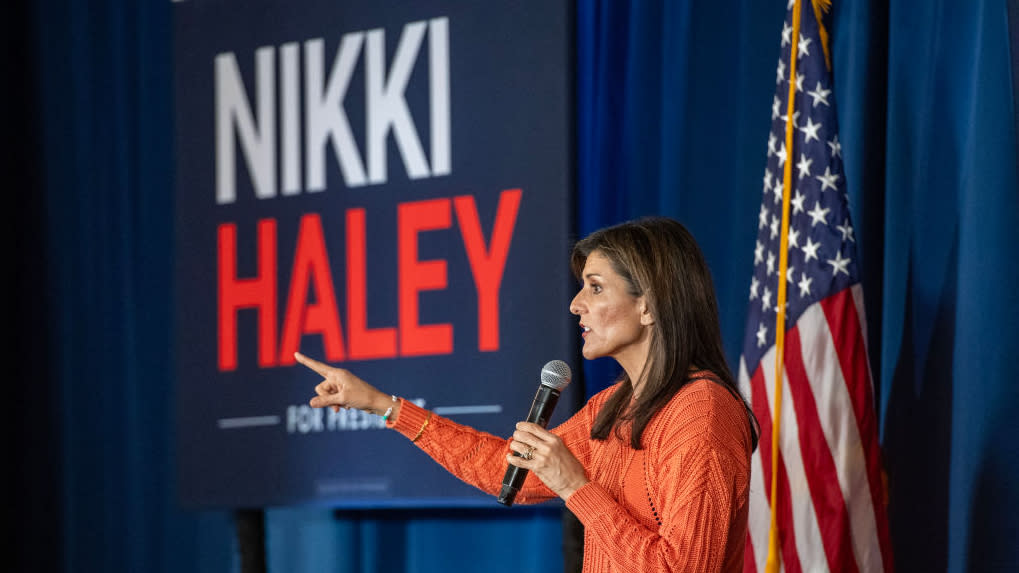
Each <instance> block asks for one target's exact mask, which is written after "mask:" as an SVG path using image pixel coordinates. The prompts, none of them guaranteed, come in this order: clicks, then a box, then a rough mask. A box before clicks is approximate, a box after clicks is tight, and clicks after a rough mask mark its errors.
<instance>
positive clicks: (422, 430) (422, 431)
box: [411, 412, 432, 443]
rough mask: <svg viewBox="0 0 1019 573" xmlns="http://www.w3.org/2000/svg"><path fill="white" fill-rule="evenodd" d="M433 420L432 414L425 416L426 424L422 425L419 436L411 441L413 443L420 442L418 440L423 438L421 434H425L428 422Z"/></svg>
mask: <svg viewBox="0 0 1019 573" xmlns="http://www.w3.org/2000/svg"><path fill="white" fill-rule="evenodd" d="M431 419H432V413H431V412H428V415H427V416H425V423H424V424H421V429H420V430H418V435H416V436H414V439H413V440H411V443H414V442H416V441H418V439H420V438H421V434H423V433H425V428H427V427H428V422H430V421H431Z"/></svg>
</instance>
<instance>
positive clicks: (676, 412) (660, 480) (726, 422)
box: [566, 382, 750, 572]
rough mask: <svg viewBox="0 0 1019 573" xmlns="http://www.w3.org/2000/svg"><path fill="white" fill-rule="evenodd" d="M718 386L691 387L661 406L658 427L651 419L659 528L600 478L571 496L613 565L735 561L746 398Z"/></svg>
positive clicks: (742, 498) (741, 517) (702, 567)
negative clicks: (731, 558)
mask: <svg viewBox="0 0 1019 573" xmlns="http://www.w3.org/2000/svg"><path fill="white" fill-rule="evenodd" d="M713 386H718V385H717V384H715V383H713V382H697V383H694V384H691V385H690V386H689V387H687V388H685V389H684V390H683V391H682V392H681V393H680V394H681V395H682V397H681V398H678V399H674V401H673V402H672V403H670V405H669V406H668V407H667V408H666V409H664V410H663V411H662V412H660V416H662V418H661V419H660V420H658V423H657V424H655V428H654V431H650V430H651V427H650V426H649V427H648V430H649V431H647V432H645V449H646V454H645V455H646V456H647V459H648V463H649V469H648V475H647V481H649V482H650V485H651V491H649V492H648V498H649V500H650V501H651V502H652V506H653V507H654V508H655V510H656V511H657V512H658V513H657V516H658V518H659V519H660V520H661V522H660V523H661V525H660V526H659V527H658V528H657V529H649V528H647V527H645V526H644V525H642V524H641V522H639V521H638V520H637V519H636V518H634V516H632V515H631V514H630V513H629V512H628V511H627V510H626V509H625V508H624V507H623V506H622V505H621V504H620V503H619V502H618V501H617V500H616V499H614V498H613V497H612V495H611V494H610V493H609V492H608V491H606V490H605V488H603V487H602V486H601V485H599V484H597V483H594V482H591V483H588V484H586V485H585V486H584V487H582V488H580V489H578V490H577V491H576V492H574V493H573V495H571V496H570V498H569V499H568V500H567V502H566V505H567V507H568V508H569V509H570V510H571V511H572V512H573V513H574V514H575V515H576V516H577V517H578V518H579V519H580V521H581V522H583V524H584V526H585V528H586V531H587V532H588V535H589V536H591V537H590V540H591V543H592V545H597V546H598V547H600V548H602V549H603V550H604V552H605V553H606V557H607V558H608V559H609V560H610V561H611V562H612V565H613V569H614V570H618V571H633V572H639V571H720V570H722V568H723V565H725V566H727V568H728V567H731V566H732V565H733V564H732V563H727V562H726V561H727V559H726V558H727V556H729V554H731V553H733V551H732V550H731V548H730V544H739V545H740V547H742V544H743V543H744V541H745V537H746V531H745V529H746V503H747V496H748V491H749V490H748V487H749V478H750V446H749V429H748V428H747V422H746V417H745V413H744V411H743V407H742V404H739V403H738V402H737V401H736V400H735V398H733V397H732V396H731V395H729V394H728V391H727V390H725V389H724V388H721V387H720V386H719V387H718V388H717V389H716V388H713ZM719 391H720V393H719ZM634 485H635V484H628V486H627V487H634ZM637 487H644V485H643V484H637ZM734 524H735V525H736V526H735V527H733V525H734ZM739 554H740V556H742V551H739ZM739 563H740V565H741V564H742V559H741V558H740V560H739Z"/></svg>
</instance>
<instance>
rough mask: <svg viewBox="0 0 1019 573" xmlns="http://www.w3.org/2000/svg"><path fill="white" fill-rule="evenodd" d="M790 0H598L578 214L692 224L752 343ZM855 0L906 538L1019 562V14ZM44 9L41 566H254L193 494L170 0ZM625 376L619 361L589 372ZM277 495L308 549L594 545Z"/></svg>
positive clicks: (935, 555)
mask: <svg viewBox="0 0 1019 573" xmlns="http://www.w3.org/2000/svg"><path fill="white" fill-rule="evenodd" d="M785 4H786V2H785V1H783V0H774V1H771V2H760V1H753V0H740V1H737V2H725V3H716V2H711V3H707V2H704V3H702V2H692V1H686V2H659V3H652V2H646V3H645V2H641V3H632V4H631V3H622V2H608V1H600V2H599V1H595V2H578V3H577V10H576V36H577V38H576V40H577V44H576V45H577V48H576V50H577V78H576V80H577V83H576V85H577V142H576V151H577V164H578V165H577V169H578V171H577V181H578V190H577V197H578V200H577V222H578V225H577V226H578V231H579V233H580V234H586V233H587V232H590V231H591V230H593V229H595V228H598V227H600V226H603V225H606V224H610V223H613V222H616V221H621V220H624V219H629V218H632V217H635V216H640V215H645V214H653V213H661V214H666V215H671V216H674V217H676V218H678V219H679V220H681V221H683V222H684V223H686V224H687V226H688V227H690V229H691V230H692V231H693V233H694V234H695V236H697V237H698V239H699V241H700V242H701V245H702V247H703V248H704V251H705V254H706V256H707V258H708V260H709V263H710V264H711V267H712V270H713V272H714V275H715V280H716V288H717V290H718V294H719V299H720V305H721V320H722V327H723V332H724V335H725V337H726V350H727V353H728V356H729V358H730V360H731V361H732V362H733V363H735V361H736V360H737V358H738V354H739V345H740V341H741V338H742V328H743V321H744V311H745V306H746V294H747V287H748V284H749V273H750V270H751V267H752V264H751V252H752V246H753V243H754V234H755V232H756V226H755V221H756V212H757V209H758V201H759V198H760V192H761V188H760V185H761V176H762V175H763V170H764V165H765V142H766V137H767V133H768V126H769V123H768V122H769V120H770V113H769V112H770V102H771V95H772V92H773V89H774V83H773V82H774V69H775V68H774V67H775V65H776V62H777V60H778V49H779V39H780V38H779V32H780V30H781V22H782V18H783V15H784V10H785ZM834 4H835V6H834V25H833V29H832V38H833V53H834V70H835V81H836V85H835V97H836V99H837V101H838V107H839V121H840V126H841V132H842V140H843V156H844V158H845V166H846V176H847V181H848V184H849V190H850V199H851V207H852V209H853V215H854V218H855V220H856V227H857V237H858V240H859V246H860V256H861V259H862V263H863V281H864V285H865V296H866V303H867V312H868V334H869V338H870V340H869V350H870V355H871V364H872V369H873V372H874V375H875V384H876V386H877V399H878V406H879V413H880V420H881V433H882V439H883V446H884V454H885V462H886V467H887V470H888V476H889V498H890V507H889V509H890V512H891V519H892V534H893V540H894V549H895V552H896V561H897V563H898V564H899V568H900V569H904V570H946V569H947V570H950V571H966V570H986V569H991V568H1000V569H1006V570H1011V569H1016V568H1019V546H1017V545H1016V543H1015V531H1016V530H1017V524H1019V517H1017V516H1019V511H1017V510H1019V494H1017V493H1016V491H1015V487H1014V486H1015V484H1016V483H1019V455H1017V454H1019V451H1017V450H1019V447H1017V446H1016V445H1015V444H1016V441H1015V440H1014V439H1013V437H1014V436H1016V435H1019V421H1017V420H1019V418H1017V416H1016V415H1015V410H1016V407H1017V406H1019V389H1017V385H1016V384H1015V381H1016V380H1017V379H1019V366H1017V365H1016V361H1015V357H1016V356H1017V355H1019V295H1017V294H1016V293H1015V290H1014V289H1015V285H1017V284H1019V269H1017V265H1016V263H1015V261H1016V260H1017V258H1016V256H1015V255H1014V254H1013V252H1012V251H1013V249H1014V245H1016V244H1019V185H1017V150H1019V148H1017V145H1016V124H1015V118H1016V110H1015V107H1014V94H1013V92H1012V89H1013V88H1012V86H1013V82H1012V79H1013V78H1012V73H1013V68H1012V63H1011V61H1010V42H1009V28H1008V26H1009V21H1008V9H1007V6H1006V5H1005V3H1003V2H992V1H989V0H972V1H969V2H952V1H949V0H902V1H893V2H881V1H878V0H872V1H866V0H860V1H850V0H846V1H839V0H836V1H835V3H834ZM18 6H21V7H22V9H20V10H18V11H16V12H15V13H16V14H18V15H20V16H21V20H23V24H24V25H23V26H20V27H19V28H20V29H19V30H18V33H17V34H16V35H15V36H14V37H15V38H17V39H20V41H21V43H22V44H23V45H22V48H23V50H22V51H20V52H14V54H15V55H13V56H8V59H9V60H11V61H13V62H14V63H15V64H16V66H15V67H16V69H18V70H22V71H24V72H26V73H24V74H23V75H21V76H20V77H21V78H23V80H22V81H21V82H20V83H18V86H19V87H18V88H17V90H15V91H16V93H17V94H18V95H19V96H20V97H19V98H16V101H17V102H18V108H17V109H16V110H15V115H16V118H15V122H14V125H15V127H16V128H17V129H16V132H15V133H16V135H20V136H22V138H23V140H24V142H25V145H24V146H21V149H19V152H18V155H15V156H13V157H14V158H15V160H16V165H15V166H14V170H13V171H12V173H14V174H15V175H17V178H16V179H14V181H13V182H12V183H13V184H12V191H11V192H12V193H15V194H17V196H18V200H17V201H16V202H15V204H14V205H15V210H16V212H15V213H14V214H13V218H14V219H15V225H14V229H15V239H16V240H15V241H14V242H13V243H12V244H14V245H15V246H16V250H17V253H15V257H14V261H15V262H16V263H17V264H18V266H17V267H16V268H17V269H18V271H17V274H18V276H17V277H16V278H17V279H18V280H17V284H18V289H17V293H18V295H19V300H17V301H15V305H16V306H18V307H19V308H18V309H16V311H15V313H14V316H15V320H16V323H15V324H16V327H17V329H18V330H17V332H19V333H21V334H22V335H21V336H19V337H17V340H16V341H15V346H14V348H15V351H16V356H15V359H14V361H15V362H16V363H17V364H16V366H15V368H14V373H15V379H14V381H13V383H14V384H15V385H18V390H17V391H16V394H15V397H16V401H17V407H18V408H19V410H20V411H21V412H22V413H21V414H19V416H18V417H17V421H16V425H15V429H16V431H17V432H18V433H17V434H16V440H17V441H18V448H17V449H16V461H18V462H19V466H18V467H19V468H20V469H21V471H20V472H19V481H18V482H17V483H18V486H19V488H20V490H21V491H20V492H14V493H15V495H16V496H17V497H18V500H17V503H16V504H15V519H17V520H19V521H20V522H22V523H24V524H25V527H24V528H22V531H21V533H20V534H19V535H20V537H19V543H18V544H17V545H18V549H17V553H16V556H17V557H18V559H16V560H15V562H16V563H19V564H20V563H24V565H25V566H24V567H23V568H22V569H24V570H47V569H50V570H61V571H138V570H146V571H168V572H169V571H231V570H237V569H238V568H239V558H238V553H237V546H236V540H235V536H234V531H233V523H232V517H231V515H230V513H229V512H225V511H224V512H208V511H203V512H196V511H187V510H184V509H181V508H179V507H178V506H177V504H176V498H175V492H174V481H175V479H174V471H175V465H174V460H173V456H174V454H173V452H174V447H175V445H174V436H173V432H172V428H173V420H174V417H173V392H172V384H173V380H172V376H171V372H172V365H173V363H174V356H173V349H172V345H171V341H172V338H171V330H172V321H171V317H172V315H173V313H172V305H173V300H172V281H173V274H172V265H171V261H172V260H173V249H172V224H173V217H172V213H173V201H172V196H173V182H172V173H173V150H172V140H173V125H172V101H170V96H169V94H170V93H171V85H172V84H171V82H172V62H171V58H170V49H169V46H170V42H171V26H170V5H169V2H157V3H148V2H142V3H135V2H119V1H116V0H94V1H92V2H89V3H87V4H83V3H76V2H71V1H70V0H42V1H41V2H37V3H34V4H27V3H24V4H18ZM19 112H20V113H19ZM19 158H23V159H19ZM26 238H27V239H26ZM564 264H565V254H564ZM613 376H614V372H613V371H612V368H611V367H610V365H607V364H596V365H593V366H591V367H589V368H587V369H586V371H585V381H586V384H587V388H588V389H589V391H594V390H596V389H598V388H600V387H604V385H606V384H607V383H609V382H610V381H611V378H612V377H613ZM451 479H452V478H451ZM266 516H267V519H266V522H267V527H266V529H267V548H268V563H269V570H270V571H279V572H283V571H286V572H300V571H322V570H330V571H438V570H447V569H453V570H467V571H478V570H485V571H488V572H491V573H496V572H499V571H521V570H522V571H559V570H561V569H562V566H563V561H562V557H561V556H560V544H561V543H562V542H564V541H567V539H565V538H564V537H563V535H562V534H561V528H560V511H559V509H558V508H556V507H548V508H538V509H514V510H512V511H506V510H503V509H501V508H497V509H493V510H470V511H467V510H455V511H453V510H444V511H441V510H415V511H409V510H408V511H385V512H343V513H333V512H330V511H327V510H321V509H302V508H271V509H269V510H268V511H267V514H266Z"/></svg>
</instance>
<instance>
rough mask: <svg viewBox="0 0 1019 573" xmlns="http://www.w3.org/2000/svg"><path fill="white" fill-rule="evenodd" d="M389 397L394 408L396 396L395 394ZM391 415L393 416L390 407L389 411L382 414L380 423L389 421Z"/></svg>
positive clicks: (391, 407)
mask: <svg viewBox="0 0 1019 573" xmlns="http://www.w3.org/2000/svg"><path fill="white" fill-rule="evenodd" d="M389 397H390V398H392V399H393V405H394V406H395V405H396V395H395V394H390V395H389ZM392 415H393V406H390V407H389V409H387V410H386V413H385V414H382V421H383V422H387V421H389V417H390V416H392Z"/></svg>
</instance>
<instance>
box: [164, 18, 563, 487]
mask: <svg viewBox="0 0 1019 573" xmlns="http://www.w3.org/2000/svg"><path fill="white" fill-rule="evenodd" d="M569 18H570V14H569V13H568V5H567V3H565V2H551V3H539V4H534V5H529V6H527V7H526V9H525V8H524V7H521V6H519V5H517V4H515V3H511V2H496V3H484V4H477V3H469V2H462V3H451V2H415V3H412V4H408V3H404V2H395V1H392V2H354V3H349V2H348V3H337V2H321V1H306V2H301V3H300V4H299V5H294V4H293V3H292V2H284V1H281V0H259V1H255V2H252V1H245V2H239V1H238V2H179V3H175V4H174V25H175V37H174V46H175V52H174V53H175V86H176V89H175V94H176V157H177V179H176V230H175V244H176V250H175V252H176V260H175V268H176V271H175V279H176V324H175V332H176V348H177V350H176V356H177V363H176V366H177V372H176V380H177V384H178V431H179V436H180V439H179V446H178V447H179V459H180V492H181V495H182V498H183V500H184V501H185V503H186V504H188V505H197V506H265V505H280V504H292V503H303V502H323V503H328V504H330V505H334V506H348V507H349V506H386V505H447V506H448V505H489V504H494V503H495V502H494V499H493V498H492V497H491V496H487V495H484V494H482V493H481V492H478V491H477V490H475V489H473V488H471V487H469V486H466V485H464V484H462V483H460V482H458V481H457V480H455V479H453V478H451V477H450V476H449V475H448V474H447V473H446V472H445V470H443V469H441V468H440V467H439V466H438V465H436V464H434V463H431V462H430V461H429V460H428V459H427V458H426V457H425V456H424V455H423V454H421V453H420V452H419V451H418V450H417V448H415V447H414V446H413V445H411V444H410V442H408V441H407V440H406V439H404V438H403V437H401V436H399V435H397V434H395V433H392V432H385V431H382V429H383V426H384V422H383V420H382V418H381V417H379V416H375V415H369V414H364V413H361V412H358V411H353V410H351V411H346V410H341V411H339V412H332V411H331V410H322V409H318V410H316V409H312V408H310V407H309V406H307V402H308V400H309V399H310V398H311V396H313V395H314V392H313V389H314V386H315V385H316V384H318V383H319V382H320V380H321V378H320V377H319V376H318V375H316V374H315V373H313V372H311V371H310V370H307V369H305V368H304V367H302V366H299V365H297V366H295V361H294V358H293V353H294V352H295V351H297V350H300V351H302V352H303V353H305V354H308V355H310V356H313V357H316V358H319V359H322V360H325V361H327V362H330V363H332V364H335V365H339V366H343V367H345V368H349V369H351V370H352V371H354V372H355V373H356V374H357V375H359V376H361V377H362V378H364V379H366V380H368V381H370V382H372V383H374V384H375V385H377V386H378V387H379V388H380V389H382V390H384V391H386V392H391V393H394V394H396V395H398V396H402V397H405V398H407V399H411V400H414V401H416V402H417V403H418V404H420V405H423V406H425V407H427V408H430V409H432V410H433V411H435V412H436V413H438V414H444V415H448V416H450V417H452V418H454V419H457V420H460V421H463V422H465V423H468V424H471V425H473V426H475V427H477V428H479V429H482V430H486V431H490V432H492V433H495V434H497V435H509V434H510V433H511V432H512V428H513V424H514V423H515V422H516V421H517V420H519V419H521V418H522V417H523V416H524V415H525V414H526V412H527V408H528V407H529V405H530V402H531V399H532V398H533V396H534V392H535V390H536V388H537V385H538V381H539V371H540V369H541V366H542V365H543V364H545V363H546V362H547V361H549V360H552V359H563V360H570V357H571V356H572V355H573V349H574V348H575V339H576V336H575V334H576V333H575V329H576V324H575V321H573V320H571V317H570V316H569V314H568V311H567V306H568V302H569V299H570V296H571V292H572V289H573V282H572V279H571V278H570V277H569V276H568V269H567V265H566V260H567V255H568V251H569V240H570V238H571V205H572V193H571V178H570V140H571V133H570V131H569V128H570V119H569V118H570V112H569V108H570V101H569V99H568V98H569V97H570V90H569V87H570V80H569V78H570V77H571V70H570V63H569V57H570V54H571V36H570V26H569ZM564 402H565V403H567V404H569V403H572V402H573V400H572V399H571V397H570V395H567V396H565V397H564ZM568 410H569V408H567V407H561V408H560V409H559V412H557V416H556V418H555V419H554V420H553V423H556V422H558V421H560V420H562V419H564V418H565V416H566V415H567V414H568V413H569V411H568Z"/></svg>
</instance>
